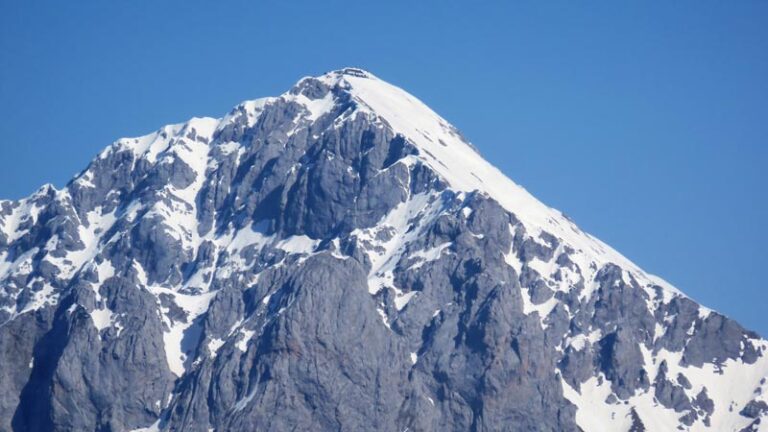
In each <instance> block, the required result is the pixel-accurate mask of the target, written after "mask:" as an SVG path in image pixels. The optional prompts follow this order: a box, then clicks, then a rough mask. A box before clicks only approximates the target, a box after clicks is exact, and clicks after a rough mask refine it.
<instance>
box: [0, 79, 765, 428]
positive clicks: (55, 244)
mask: <svg viewBox="0 0 768 432" xmlns="http://www.w3.org/2000/svg"><path fill="white" fill-rule="evenodd" d="M19 341H21V342H19ZM766 349H768V344H767V343H766V341H765V340H763V339H760V338H759V337H758V336H757V335H755V334H754V333H751V332H748V331H746V330H744V329H742V328H741V327H740V326H739V325H738V324H736V323H735V322H733V321H731V320H729V319H727V318H725V317H723V316H722V315H720V314H717V313H716V312H713V311H711V310H709V309H706V308H704V307H701V306H699V305H698V304H696V303H695V302H693V301H692V300H691V299H689V298H687V297H686V296H685V295H683V294H682V293H681V292H680V291H678V290H677V289H675V288H674V287H672V286H671V285H669V284H668V283H666V282H664V281H663V280H661V279H660V278H658V277H656V276H653V275H651V274H648V273H645V272H644V271H643V270H641V269H640V268H639V267H638V266H636V265H634V264H633V263H632V262H630V261H629V260H628V259H626V258H625V257H623V256H622V255H621V254H619V253H618V252H616V251H614V250H613V249H611V248H610V247H609V246H607V245H605V244H603V243H602V242H600V241H599V240H597V239H595V238H594V237H592V236H590V235H589V234H587V233H584V232H583V231H581V230H580V229H579V228H578V227H577V226H575V225H574V223H573V222H572V221H570V220H569V219H568V218H566V217H565V216H563V215H562V213H560V212H559V211H557V210H554V209H551V208H549V207H547V206H546V205H544V204H542V203H541V202H539V201H538V200H537V199H535V198H534V197H533V196H531V195H530V194H529V193H528V192H527V191H525V190H524V189H523V188H522V187H520V186H518V185H517V184H515V183H514V182H512V181H511V180H510V179H509V178H507V177H506V176H505V175H504V174H502V173H501V172H499V171H498V170H497V169H496V168H495V167H493V166H492V165H490V164H489V163H488V162H487V161H485V160H484V159H483V158H482V156H481V155H480V154H479V153H478V151H477V150H476V149H475V148H474V147H473V146H472V145H471V144H469V143H468V142H467V141H466V140H465V139H464V138H463V137H462V135H461V134H460V133H459V132H458V131H457V130H456V129H455V128H454V127H453V126H451V125H450V124H448V123H447V122H446V121H445V120H444V119H442V118H441V117H440V116H439V115H437V114H435V113H434V112H433V111H432V110H431V109H429V108H428V107H427V106H426V105H424V104H423V103H422V102H420V101H419V100H417V99H416V98H414V97H413V96H411V95H410V94H408V93H406V92H405V91H403V90H401V89H399V88H397V87H395V86H393V85H391V84H388V83H386V82H384V81H382V80H380V79H378V78H377V77H375V76H374V75H372V74H371V73H369V72H366V71H362V70H360V69H354V68H347V69H343V70H339V71H333V72H329V73H327V74H325V75H322V76H319V77H307V78H304V79H302V80H300V81H299V82H298V83H297V84H296V85H295V86H294V87H293V88H292V89H291V90H290V91H288V92H286V93H285V94H283V95H281V96H279V97H272V98H264V99H258V100H254V101H248V102H244V103H242V104H240V105H238V106H237V107H235V109H233V110H232V111H231V112H230V113H229V114H227V115H226V116H224V117H222V118H221V119H213V118H195V119H192V120H190V121H188V122H186V123H183V124H178V125H171V126H165V127H163V128H161V129H159V130H158V131H156V132H154V133H152V134H149V135H146V136H143V137H138V138H124V139H120V140H118V141H116V142H115V143H114V144H112V145H111V146H110V147H108V148H107V149H105V150H104V151H103V152H101V153H100V154H99V155H98V157H97V158H96V159H94V160H93V162H92V163H91V164H90V165H89V166H88V168H87V169H86V170H84V171H83V172H82V173H81V174H79V175H78V176H77V177H76V178H75V179H73V181H72V182H70V183H69V184H68V185H67V186H66V187H65V188H63V189H61V190H56V189H55V188H53V187H52V186H44V187H43V188H41V189H40V190H39V191H38V192H36V193H35V194H33V195H32V196H30V197H29V198H27V199H23V200H20V201H2V202H0V355H2V356H3V359H5V361H6V364H8V365H11V366H10V367H7V368H5V372H4V373H2V374H0V389H2V390H3V391H4V393H5V394H9V395H11V396H9V397H8V398H6V399H5V400H3V401H0V417H2V418H6V420H5V421H4V423H0V429H8V428H14V429H16V430H34V429H51V430H65V429H96V428H101V427H104V428H106V430H110V429H111V430H126V429H138V428H145V427H150V428H154V429H155V430H158V429H162V430H165V429H168V430H209V429H215V430H251V429H254V428H256V429H266V430H287V429H295V428H298V429H306V428H313V429H323V430H324V429H339V428H342V429H379V430H395V429H397V430H403V429H406V428H410V429H411V430H444V429H449V430H467V429H472V430H481V429H482V430H500V429H506V430H533V429H535V430H577V428H581V429H582V430H585V431H613V430H616V431H627V430H650V431H656V430H676V429H680V430H692V431H698V430H712V431H739V430H768V429H766V428H768V418H766V416H768V404H767V402H766V400H765V396H764V394H765V393H764V392H765V390H767V389H766V387H767V386H768V385H767V384H766V377H768V356H766V355H765V351H766ZM318 364H321V366H320V368H321V369H322V370H323V371H325V372H323V373H320V372H319V371H318V369H317V368H318ZM372 377H376V378H375V379H374V378H372ZM40 395H43V396H40ZM276 406H277V407H279V409H280V410H282V412H283V413H284V414H283V415H278V416H273V415H272V414H270V413H272V412H273V411H274V407H276ZM761 428H762V429H761Z"/></svg>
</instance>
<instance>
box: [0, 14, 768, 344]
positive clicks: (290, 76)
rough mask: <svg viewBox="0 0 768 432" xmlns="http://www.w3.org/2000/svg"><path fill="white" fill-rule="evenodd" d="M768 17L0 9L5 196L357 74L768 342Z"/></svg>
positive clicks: (0, 147)
mask: <svg viewBox="0 0 768 432" xmlns="http://www.w3.org/2000/svg"><path fill="white" fill-rule="evenodd" d="M766 22H768V2H765V1H738V2H723V1H675V2H645V1H643V2H640V1H629V2H570V1H567V2H556V1H552V2H507V1H498V2H493V1H486V2H471V6H470V3H469V2H458V1H456V2H454V1H434V2H428V1H424V2H421V1H413V0H411V1H407V2H406V1H391V2H387V4H386V5H382V4H380V2H376V4H374V2H365V1H358V2H341V1H323V2H313V3H310V2H302V1H286V2H277V1H260V2H240V1H226V2H202V1H184V2H182V1H162V2H117V1H115V2H106V1H80V2H42V1H34V0H32V1H25V2H21V1H13V2H12V1H8V0H0V197H3V198H20V197H22V196H25V195H27V194H29V193H31V192H32V191H34V190H35V189H37V188H38V187H39V186H40V185H42V184H43V183H46V182H51V183H53V184H55V185H56V186H59V187H60V186H63V185H64V184H65V183H66V181H67V180H68V179H69V178H70V177H71V176H72V175H73V174H74V173H75V172H77V171H79V170H81V169H82V168H84V167H85V165H86V164H87V162H88V160H90V159H91V158H92V157H93V156H94V155H95V154H96V153H97V152H98V151H99V150H100V149H102V148H103V147H105V146H106V145H108V144H109V143H110V142H112V141H114V140H115V139H116V138H118V137H122V136H133V135H140V134H144V133H147V132H150V131H153V130H155V129H156V128H158V127H159V126H161V125H163V124H167V123H174V122H180V121H184V120H186V119H188V118H189V117H192V116H203V115H211V116H219V115H221V114H223V113H225V112H226V111H228V110H229V109H230V108H231V107H232V106H234V105H235V104H236V103H238V102H239V101H241V100H245V99H253V98H256V97H260V96H267V95H277V94H280V93H282V92H283V91H285V90H287V89H288V88H289V87H290V86H291V85H292V84H293V83H294V82H295V81H297V80H298V79H299V78H300V77H302V76H305V75H317V74H320V73H323V72H325V71H327V70H331V69H337V68H340V67H343V66H359V67H363V68H365V69H368V70H370V71H372V72H373V73H375V74H376V75H378V76H380V77H382V78H384V79H386V80H388V81H390V82H393V83H395V84H397V85H399V86H401V87H403V88H405V89H407V90H408V91H410V92H411V93H413V94H414V95H416V96H417V97H419V98H421V99H422V100H424V101H425V102H426V103H427V104H428V105H430V106H432V107H433V108H434V109H435V110H436V111H437V112H439V113H440V114H442V115H443V116H444V117H446V118H447V119H448V120H449V121H451V122H452V123H454V124H455V125H456V126H457V127H458V128H460V129H461V130H462V131H463V132H464V133H465V135H467V136H468V137H469V138H470V140H472V141H473V143H474V144H475V145H476V146H477V147H478V148H479V149H480V151H481V152H482V153H483V154H484V155H485V157H486V158H487V159H489V160H490V161H491V162H492V163H494V164H495V165H497V166H498V167H499V168H501V169H502V171H504V172H505V173H506V174H507V175H509V176H510V177H511V178H512V179H514V180H515V181H517V182H518V183H520V184H522V185H523V186H525V187H526V188H527V189H528V190H530V191H531V192H532V193H533V194H534V195H536V196H537V197H539V198H540V199H541V200H542V201H544V202H545V203H547V204H549V205H551V206H553V207H556V208H559V209H561V210H562V211H564V212H565V213H566V214H568V215H569V216H571V217H572V218H573V219H574V220H575V221H576V222H577V223H578V224H579V225H580V226H581V227H582V228H584V229H585V230H587V231H589V232H592V233H593V234H595V235H596V236H598V237H600V238H601V239H603V240H604V241H606V242H607V243H609V244H611V245H613V246H614V247H615V248H617V249H618V250H619V251H621V252H622V253H624V254H625V255H627V256H628V257H629V258H630V259H632V260H634V261H635V262H637V263H638V264H640V265H641V266H642V267H644V268H645V269H647V270H649V271H651V272H653V273H656V274H659V275H661V276H662V277H664V278H666V279H667V280H669V281H670V282H672V283H674V284H675V285H677V286H678V287H679V288H680V289H682V290H683V291H685V292H686V293H688V294H689V295H691V296H692V297H693V298H694V299H696V300H698V301H700V302H702V303H703V304H705V305H707V306H710V307H713V308H715V309H717V310H719V311H721V312H723V313H725V314H727V315H729V316H731V317H734V318H736V319H738V320H739V321H740V322H742V324H744V325H745V326H746V327H748V328H751V329H754V330H757V331H758V332H759V333H761V334H762V335H768V315H767V314H766V307H767V306H768V286H767V284H766V282H765V280H766V279H765V276H764V273H765V270H766V269H768V265H766V259H767V258H768V253H767V252H766V244H768V229H766V227H765V226H766V225H765V224H766V221H768V199H767V198H768V194H766V191H765V187H766V185H768V174H767V173H766V172H767V171H768V170H767V169H766V167H767V166H768V26H766V25H765V23H766Z"/></svg>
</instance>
